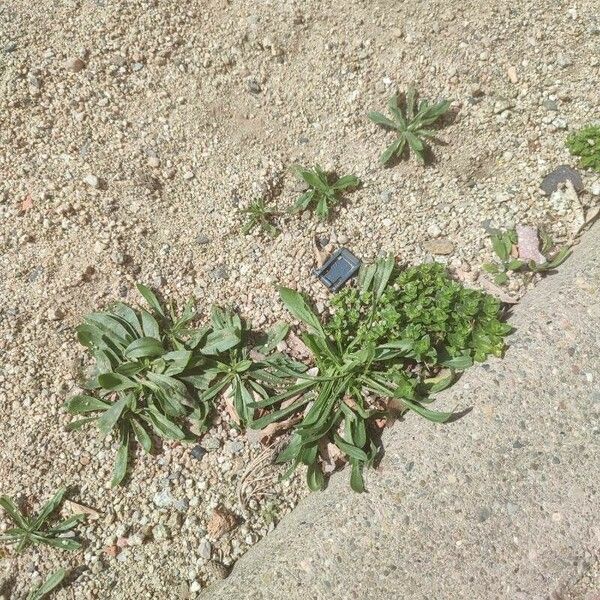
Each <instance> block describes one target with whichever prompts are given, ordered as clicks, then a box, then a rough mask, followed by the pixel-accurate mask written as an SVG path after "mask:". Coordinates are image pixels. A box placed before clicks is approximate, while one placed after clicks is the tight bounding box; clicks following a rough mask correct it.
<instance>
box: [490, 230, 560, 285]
mask: <svg viewBox="0 0 600 600" xmlns="http://www.w3.org/2000/svg"><path fill="white" fill-rule="evenodd" d="M490 241H491V242H492V247H493V249H494V252H495V253H496V255H497V256H498V258H499V259H500V262H499V263H485V264H484V265H483V269H484V271H486V272H488V273H490V274H491V275H493V277H494V281H495V282H496V283H497V284H498V285H504V284H505V283H508V273H510V272H511V271H512V272H528V273H545V272H548V271H552V270H553V269H556V268H557V267H559V266H560V265H561V264H562V263H563V262H564V261H565V260H566V259H567V258H569V256H570V255H571V250H570V249H569V248H562V249H561V250H559V251H558V252H556V253H555V254H554V256H553V257H552V258H551V259H550V260H547V261H546V262H543V263H536V262H535V261H533V260H528V261H527V260H521V259H519V258H517V256H518V251H517V244H518V239H517V232H516V231H515V230H514V229H508V230H506V231H497V232H495V233H492V234H491V235H490ZM553 245H554V244H553V242H552V240H551V239H550V238H549V237H548V236H544V237H543V241H542V248H541V252H542V254H546V253H547V252H549V251H550V250H551V248H552V246H553Z"/></svg>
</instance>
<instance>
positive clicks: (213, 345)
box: [200, 328, 241, 355]
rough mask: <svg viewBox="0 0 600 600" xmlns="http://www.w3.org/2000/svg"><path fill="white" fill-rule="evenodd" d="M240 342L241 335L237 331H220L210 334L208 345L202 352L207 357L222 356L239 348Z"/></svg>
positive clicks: (206, 344) (231, 329) (207, 340)
mask: <svg viewBox="0 0 600 600" xmlns="http://www.w3.org/2000/svg"><path fill="white" fill-rule="evenodd" d="M240 341H241V338H240V336H239V333H238V332H237V331H236V330H235V329H233V328H230V329H220V330H218V331H213V332H212V333H210V334H208V337H207V338H206V343H205V345H204V347H203V348H202V349H201V350H200V351H201V352H202V354H206V355H214V354H220V353H221V352H225V351H227V350H229V349H230V348H233V347H234V346H237V345H238V344H239V343H240Z"/></svg>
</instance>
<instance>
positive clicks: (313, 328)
mask: <svg viewBox="0 0 600 600" xmlns="http://www.w3.org/2000/svg"><path fill="white" fill-rule="evenodd" d="M279 297H280V298H281V300H282V301H283V303H284V304H285V306H286V308H287V309H288V310H289V311H290V312H291V313H292V315H293V316H294V317H296V319H298V320H299V321H302V322H303V323H304V324H305V325H306V326H307V327H308V330H309V331H310V332H311V333H312V334H314V335H316V336H319V337H322V338H324V337H325V332H324V331H323V327H322V326H321V322H320V321H319V318H318V317H317V316H316V315H315V313H314V312H313V311H312V310H311V309H310V308H309V306H308V304H307V303H306V300H305V299H304V297H303V296H302V294H299V293H298V292H296V291H295V290H292V289H290V288H285V287H280V288H279Z"/></svg>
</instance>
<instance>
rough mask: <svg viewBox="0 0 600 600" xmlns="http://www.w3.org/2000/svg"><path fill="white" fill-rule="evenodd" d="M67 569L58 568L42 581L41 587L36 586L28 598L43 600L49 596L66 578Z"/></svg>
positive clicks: (29, 599)
mask: <svg viewBox="0 0 600 600" xmlns="http://www.w3.org/2000/svg"><path fill="white" fill-rule="evenodd" d="M66 574H67V571H66V570H65V569H58V570H57V571H54V573H52V574H50V576H49V577H48V578H47V579H46V580H45V581H44V583H42V585H41V586H40V587H39V588H36V589H34V590H32V591H31V592H29V595H28V596H27V600H42V598H44V596H47V595H48V594H49V593H50V592H51V591H52V590H54V589H55V588H57V587H58V586H59V585H60V583H61V582H62V580H63V579H64V578H65V575H66Z"/></svg>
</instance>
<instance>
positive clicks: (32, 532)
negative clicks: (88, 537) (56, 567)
mask: <svg viewBox="0 0 600 600" xmlns="http://www.w3.org/2000/svg"><path fill="white" fill-rule="evenodd" d="M65 492H66V489H65V488H61V489H60V490H58V492H56V494H55V495H54V496H53V497H52V499H51V500H50V501H49V502H48V503H47V504H45V505H44V507H43V508H42V510H41V512H40V513H39V515H35V516H32V517H29V516H27V515H25V514H23V513H22V512H21V511H20V510H19V508H18V507H17V505H16V504H15V503H14V502H13V501H12V500H11V499H10V498H8V497H7V496H0V507H1V508H3V509H4V511H5V512H6V514H7V515H8V517H9V519H10V520H11V521H12V522H13V525H14V527H12V528H10V529H7V530H6V531H5V532H4V534H3V535H2V536H1V537H0V542H3V543H5V544H16V552H22V551H23V550H25V548H27V547H28V546H30V545H33V544H45V545H47V546H52V547H54V548H61V549H62V550H77V549H79V548H80V547H81V543H80V542H78V541H77V540H75V539H73V538H71V537H62V536H63V535H64V534H65V533H67V532H69V531H71V530H72V529H73V528H74V527H75V526H76V525H77V524H78V523H80V522H81V521H83V520H84V519H85V515H73V516H72V517H68V518H67V519H64V520H63V521H61V522H60V523H58V524H56V525H52V526H51V525H50V524H49V522H50V521H51V520H52V517H53V515H54V513H55V512H56V510H57V509H58V508H59V506H60V505H61V503H62V501H63V497H64V495H65Z"/></svg>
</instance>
